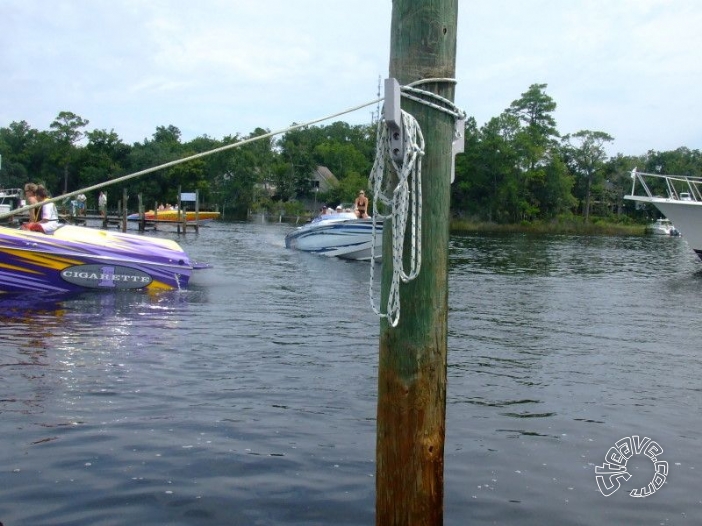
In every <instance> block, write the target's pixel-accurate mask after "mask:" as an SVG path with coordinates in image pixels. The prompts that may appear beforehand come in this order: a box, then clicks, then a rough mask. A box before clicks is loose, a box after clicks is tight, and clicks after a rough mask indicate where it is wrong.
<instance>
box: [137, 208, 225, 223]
mask: <svg viewBox="0 0 702 526" xmlns="http://www.w3.org/2000/svg"><path fill="white" fill-rule="evenodd" d="M183 215H185V220H186V221H187V222H195V221H196V220H197V221H199V222H200V223H202V222H205V221H212V220H214V219H219V216H220V213H219V212H212V211H204V212H197V214H196V213H195V211H194V210H187V211H186V210H180V211H179V210H156V211H154V210H149V211H148V212H145V213H144V219H145V220H146V221H156V222H163V223H177V222H182V221H183ZM140 219H141V217H140V215H139V214H129V215H128V216H127V221H139V220H140Z"/></svg>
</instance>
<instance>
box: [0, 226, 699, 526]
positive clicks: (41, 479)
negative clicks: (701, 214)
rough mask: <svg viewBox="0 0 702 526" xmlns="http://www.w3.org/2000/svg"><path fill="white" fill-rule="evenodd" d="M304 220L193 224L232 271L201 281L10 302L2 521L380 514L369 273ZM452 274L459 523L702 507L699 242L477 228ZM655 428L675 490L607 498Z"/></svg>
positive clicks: (194, 243)
mask: <svg viewBox="0 0 702 526" xmlns="http://www.w3.org/2000/svg"><path fill="white" fill-rule="evenodd" d="M290 228H292V227H289V226H286V225H251V224H214V225H212V226H210V227H208V228H203V229H202V230H201V232H200V234H199V235H193V234H188V235H186V236H182V237H180V238H177V239H178V240H179V242H181V243H182V244H183V245H184V247H185V248H186V250H188V252H190V253H191V255H192V256H193V257H194V258H195V259H197V260H199V261H206V262H209V263H211V264H213V268H212V269H210V270H208V271H206V272H203V273H202V274H200V275H199V276H197V278H196V280H194V282H193V285H192V287H191V288H190V290H188V291H183V292H166V293H158V294H149V293H144V292H134V291H123V292H120V293H116V294H115V293H109V294H102V293H85V294H79V295H75V296H70V297H65V296H64V297H53V298H47V297H45V298H41V300H38V299H36V298H0V318H1V319H0V339H2V342H3V346H2V349H1V350H0V389H1V391H0V415H1V419H0V431H2V433H0V465H2V466H4V468H3V469H2V470H0V485H2V487H3V488H6V489H5V490H4V495H3V496H4V498H3V499H2V500H0V521H2V522H3V523H4V524H5V525H6V526H9V525H10V524H33V525H56V524H86V525H88V524H90V525H92V524H125V523H136V524H212V525H219V524H302V523H304V524H330V523H332V522H334V523H342V524H369V523H372V522H373V506H374V484H375V482H374V481H375V477H374V473H375V465H374V461H373V459H374V455H375V422H374V419H375V410H376V407H375V404H376V397H375V393H376V382H377V378H376V375H377V349H378V330H379V329H378V327H379V324H378V320H377V319H376V317H375V316H374V315H373V313H372V311H371V310H370V307H369V305H368V291H367V288H368V268H367V266H366V265H365V264H359V263H355V262H348V261H340V260H329V259H327V258H322V257H316V256H313V255H310V254H302V253H298V252H294V251H289V250H286V249H285V248H284V246H283V238H284V235H285V233H286V231H287V230H288V229H290ZM161 235H165V236H173V237H174V238H176V235H175V234H174V233H167V232H163V233H161ZM449 287H450V293H449V308H450V312H449V357H448V359H449V367H448V376H449V384H448V396H447V436H446V473H445V480H446V486H445V491H446V503H445V523H446V524H454V525H462V524H466V523H470V524H493V523H497V524H519V525H523V524H534V525H536V524H538V525H543V524H553V525H556V524H557V525H560V524H587V525H590V524H592V525H595V524H598V525H599V524H624V523H632V524H639V523H656V524H658V523H666V521H667V520H668V519H669V518H670V517H673V516H675V517H677V518H680V517H682V518H683V522H684V519H686V518H687V519H688V520H690V519H691V518H692V517H695V518H697V517H699V516H700V513H699V511H700V504H699V497H697V496H696V492H695V488H696V477H695V473H696V470H695V468H697V470H699V469H702V467H700V466H697V465H696V461H697V459H698V458H699V455H698V454H697V451H698V450H699V446H700V444H699V439H698V437H699V434H700V429H699V424H698V423H697V422H696V420H695V419H692V418H690V415H694V414H697V413H698V412H699V410H700V409H702V407H701V406H702V403H701V400H702V390H700V388H699V381H698V378H699V372H700V367H699V356H698V355H699V351H698V346H697V343H696V341H697V336H696V331H697V326H698V322H697V319H696V318H697V313H698V308H697V305H698V298H699V296H700V292H702V290H701V289H702V273H700V264H699V262H697V261H696V260H695V256H694V254H692V253H691V251H689V248H688V247H687V246H686V245H685V243H684V241H683V240H681V239H673V238H670V239H660V238H645V237H641V238H637V237H632V238H585V237H577V236H525V235H511V234H510V235H469V236H453V237H452V238H451V248H450V272H449ZM376 297H377V295H376ZM633 434H640V435H645V436H650V437H651V438H652V439H654V440H656V441H657V442H658V443H659V444H660V445H661V446H662V447H663V448H664V450H665V455H666V456H667V455H670V456H667V460H668V461H669V462H670V465H671V476H670V477H669V480H668V484H666V486H665V487H664V488H663V489H662V490H661V491H660V492H659V493H658V494H656V495H655V501H654V500H652V499H646V501H645V502H640V501H641V500H642V499H631V498H630V497H628V495H626V494H622V497H621V498H618V495H617V497H614V496H613V497H610V498H609V499H605V498H604V497H603V496H602V495H601V494H600V493H599V492H598V491H597V487H596V484H595V478H594V466H595V465H596V464H601V463H602V462H603V459H604V455H605V453H606V452H607V450H608V449H609V448H610V447H611V446H612V445H613V444H614V442H615V441H616V440H618V439H620V438H622V437H624V436H631V435H633ZM641 478H642V475H641V474H640V473H635V474H634V477H632V482H631V483H632V484H634V483H638V482H641ZM637 479H638V480H637ZM639 485H643V484H639ZM650 502H653V504H651V503H650ZM692 522H693V523H694V522H695V521H692Z"/></svg>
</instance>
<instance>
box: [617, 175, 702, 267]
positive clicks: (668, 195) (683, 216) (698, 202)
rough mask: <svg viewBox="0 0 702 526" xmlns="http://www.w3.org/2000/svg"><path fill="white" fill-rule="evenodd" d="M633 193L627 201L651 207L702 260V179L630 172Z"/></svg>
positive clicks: (626, 196)
mask: <svg viewBox="0 0 702 526" xmlns="http://www.w3.org/2000/svg"><path fill="white" fill-rule="evenodd" d="M631 179H632V187H631V194H629V195H625V196H624V199H628V200H631V201H636V202H637V203H645V204H652V205H653V206H655V207H656V208H657V209H658V210H659V211H660V212H661V213H662V214H663V215H664V216H665V217H666V218H668V219H669V220H670V221H671V223H672V224H674V225H675V229H676V230H677V231H678V232H679V233H680V235H681V236H683V238H684V239H685V240H686V241H687V243H688V245H690V248H692V250H694V251H695V253H696V254H697V255H698V256H699V257H700V258H701V259H702V177H693V176H687V175H663V174H652V173H645V172H639V171H637V170H636V168H634V169H633V170H632V171H631Z"/></svg>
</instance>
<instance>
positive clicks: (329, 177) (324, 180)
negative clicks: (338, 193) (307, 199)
mask: <svg viewBox="0 0 702 526" xmlns="http://www.w3.org/2000/svg"><path fill="white" fill-rule="evenodd" d="M312 185H313V186H314V187H315V188H318V190H317V191H318V192H322V193H324V192H328V191H329V190H331V189H333V188H336V187H337V186H339V180H338V179H337V178H336V176H335V175H334V174H333V173H331V170H330V169H329V168H327V167H326V166H317V169H316V170H315V171H314V172H313V173H312Z"/></svg>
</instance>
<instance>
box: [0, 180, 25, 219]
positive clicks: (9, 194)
mask: <svg viewBox="0 0 702 526" xmlns="http://www.w3.org/2000/svg"><path fill="white" fill-rule="evenodd" d="M22 203H23V197H22V189H21V188H0V215H2V214H7V213H8V212H11V211H12V210H16V209H17V208H21V207H22ZM14 220H15V218H14V217H13V216H10V218H9V221H14Z"/></svg>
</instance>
